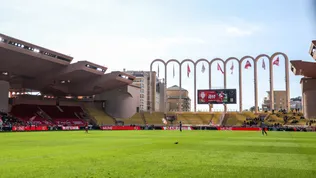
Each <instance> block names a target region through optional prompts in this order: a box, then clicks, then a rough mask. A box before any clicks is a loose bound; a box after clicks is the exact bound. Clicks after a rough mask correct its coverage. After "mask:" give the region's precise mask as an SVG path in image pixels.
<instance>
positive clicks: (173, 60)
mask: <svg viewBox="0 0 316 178" xmlns="http://www.w3.org/2000/svg"><path fill="white" fill-rule="evenodd" d="M170 62H175V63H177V64H178V65H179V86H180V88H181V85H182V84H181V71H182V70H181V66H182V65H181V63H180V62H179V61H178V60H177V59H170V60H168V61H167V62H166V71H167V66H168V64H169V63H170ZM167 75H168V73H167V72H166V76H167ZM165 85H166V88H167V77H166V79H165ZM166 92H167V91H165V96H164V97H165V99H167V93H166ZM179 103H181V94H180V98H179ZM165 110H166V107H165ZM180 110H181V105H180V104H179V111H180ZM165 112H166V111H165Z"/></svg>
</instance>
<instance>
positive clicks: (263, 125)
mask: <svg viewBox="0 0 316 178" xmlns="http://www.w3.org/2000/svg"><path fill="white" fill-rule="evenodd" d="M266 130H267V128H266V127H265V124H264V122H263V121H262V122H261V132H262V135H264V134H266V136H268V133H267V131H266Z"/></svg>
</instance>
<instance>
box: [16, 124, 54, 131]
mask: <svg viewBox="0 0 316 178" xmlns="http://www.w3.org/2000/svg"><path fill="white" fill-rule="evenodd" d="M44 130H48V128H47V126H33V125H32V126H13V127H12V131H44Z"/></svg>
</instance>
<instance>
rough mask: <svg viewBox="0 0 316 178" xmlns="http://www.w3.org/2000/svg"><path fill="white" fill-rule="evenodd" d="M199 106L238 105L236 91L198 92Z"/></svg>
mask: <svg viewBox="0 0 316 178" xmlns="http://www.w3.org/2000/svg"><path fill="white" fill-rule="evenodd" d="M197 95H198V104H236V89H206V90H198V91H197Z"/></svg>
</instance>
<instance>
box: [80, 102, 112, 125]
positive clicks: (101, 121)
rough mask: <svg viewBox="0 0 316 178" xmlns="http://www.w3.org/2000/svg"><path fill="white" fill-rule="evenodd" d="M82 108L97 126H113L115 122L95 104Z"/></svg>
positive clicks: (88, 104)
mask: <svg viewBox="0 0 316 178" xmlns="http://www.w3.org/2000/svg"><path fill="white" fill-rule="evenodd" d="M84 108H85V109H86V111H87V114H88V115H89V117H90V118H92V119H94V120H95V121H96V123H97V124H98V125H115V124H116V120H115V119H114V118H112V117H111V116H109V115H108V114H107V113H105V111H104V110H103V109H102V107H101V106H100V105H98V104H95V103H86V104H84Z"/></svg>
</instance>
